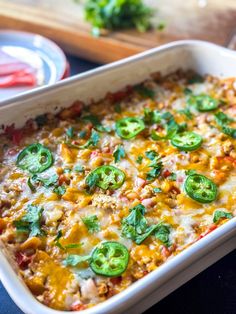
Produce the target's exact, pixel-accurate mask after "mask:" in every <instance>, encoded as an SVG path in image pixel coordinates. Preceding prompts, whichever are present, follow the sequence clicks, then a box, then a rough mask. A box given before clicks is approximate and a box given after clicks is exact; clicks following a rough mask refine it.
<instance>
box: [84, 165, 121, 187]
mask: <svg viewBox="0 0 236 314" xmlns="http://www.w3.org/2000/svg"><path fill="white" fill-rule="evenodd" d="M93 178H95V179H94V180H95V184H94V185H96V186H98V187H99V188H101V189H103V190H108V189H110V190H116V189H118V188H119V187H121V186H122V184H123V183H124V180H125V173H124V172H123V171H122V170H120V169H118V168H116V167H114V166H100V167H98V168H96V169H95V170H93V171H92V172H90V173H89V175H88V176H87V178H86V180H85V183H86V184H87V185H88V186H90V182H91V181H93Z"/></svg>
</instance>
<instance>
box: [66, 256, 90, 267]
mask: <svg viewBox="0 0 236 314" xmlns="http://www.w3.org/2000/svg"><path fill="white" fill-rule="evenodd" d="M90 259H91V256H90V255H84V256H80V255H76V254H70V255H68V256H67V258H66V259H65V260H64V261H63V264H64V265H65V266H76V265H78V264H80V263H84V262H89V261H90Z"/></svg>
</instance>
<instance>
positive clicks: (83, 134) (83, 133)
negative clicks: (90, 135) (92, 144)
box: [78, 130, 87, 138]
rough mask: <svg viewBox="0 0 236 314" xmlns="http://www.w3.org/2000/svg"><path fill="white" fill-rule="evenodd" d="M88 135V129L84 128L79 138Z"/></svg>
mask: <svg viewBox="0 0 236 314" xmlns="http://www.w3.org/2000/svg"><path fill="white" fill-rule="evenodd" d="M86 135H87V131H86V130H82V131H80V132H79V134H78V136H79V138H85V136H86Z"/></svg>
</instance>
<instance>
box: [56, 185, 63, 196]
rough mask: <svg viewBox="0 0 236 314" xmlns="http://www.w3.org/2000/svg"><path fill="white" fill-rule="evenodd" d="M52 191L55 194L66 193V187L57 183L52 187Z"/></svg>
mask: <svg viewBox="0 0 236 314" xmlns="http://www.w3.org/2000/svg"><path fill="white" fill-rule="evenodd" d="M53 192H54V193H56V194H57V195H60V196H61V195H64V194H65V193H66V187H65V186H64V185H59V186H56V187H55V188H54V189H53Z"/></svg>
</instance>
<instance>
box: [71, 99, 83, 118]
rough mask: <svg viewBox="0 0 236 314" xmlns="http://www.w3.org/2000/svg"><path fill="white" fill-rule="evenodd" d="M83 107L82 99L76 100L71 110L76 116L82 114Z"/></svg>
mask: <svg viewBox="0 0 236 314" xmlns="http://www.w3.org/2000/svg"><path fill="white" fill-rule="evenodd" d="M82 109H83V103H82V102H81V101H75V102H74V104H73V105H72V106H71V110H72V112H73V113H74V114H75V115H76V116H80V114H81V112H82Z"/></svg>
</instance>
